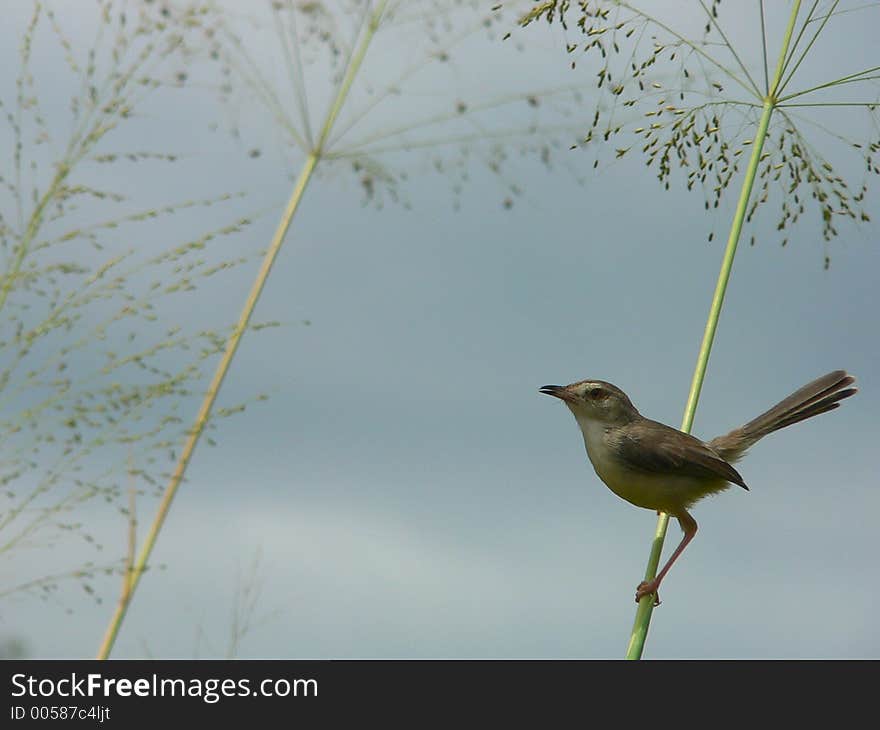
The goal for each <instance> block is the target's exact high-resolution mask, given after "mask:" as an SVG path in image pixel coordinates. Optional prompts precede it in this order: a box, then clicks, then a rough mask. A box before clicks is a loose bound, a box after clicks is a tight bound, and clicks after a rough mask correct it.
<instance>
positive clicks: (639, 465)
mask: <svg viewBox="0 0 880 730" xmlns="http://www.w3.org/2000/svg"><path fill="white" fill-rule="evenodd" d="M853 383H855V378H854V377H853V376H852V375H850V374H849V373H847V372H846V371H845V370H835V371H833V372H830V373H828V374H827V375H823V376H821V377H819V378H816V379H815V380H813V381H811V382H810V383H807V384H806V385H805V386H803V387H802V388H799V389H798V390H796V391H795V392H794V393H792V394H791V395H790V396H788V397H787V398H784V399H783V400H781V401H780V402H779V403H777V404H776V405H775V406H773V407H772V408H770V409H768V410H767V411H765V412H764V413H762V414H761V415H760V416H758V417H757V418H754V419H752V420H751V421H749V422H748V423H746V424H745V425H744V426H740V427H739V428H735V429H733V430H732V431H730V432H729V433H727V434H725V435H723V436H718V437H717V438H714V439H712V440H711V441H701V440H700V439H698V438H697V437H696V436H693V435H691V434H689V433H685V432H683V431H680V430H678V429H676V428H672V427H671V426H667V425H665V424H663V423H659V422H658V421H652V420H651V419H649V418H645V417H644V416H642V414H641V413H639V411H638V410H637V409H636V407H635V406H634V405H633V403H632V401H631V400H630V398H629V396H627V394H626V393H624V392H623V391H622V390H621V389H620V388H618V387H617V386H615V385H612V384H611V383H608V382H606V381H604V380H581V381H578V382H576V383H571V384H570V385H545V386H542V387H541V388H539V392H540V393H543V394H545V395H550V396H553V397H554V398H559V399H560V400H561V401H563V402H564V403H565V404H566V405H567V406H568V408H569V410H570V411H571V412H572V414H573V415H574V417H575V420H576V421H577V423H578V426H580V429H581V433H582V434H583V437H584V444H585V446H586V448H587V456H588V457H589V459H590V462H591V463H592V465H593V468H594V469H595V471H596V474H597V475H598V476H599V478H600V479H601V480H602V481H603V482H604V483H605V484H606V486H608V488H609V489H611V491H612V492H614V493H615V494H616V495H617V496H618V497H621V498H622V499H625V500H626V501H627V502H630V503H631V504H634V505H636V506H637V507H643V508H646V509H651V510H656V511H657V512H658V513H661V512H665V513H666V514H668V515H670V516H671V517H675V518H676V519H677V520H678V523H679V525H680V526H681V529H682V532H683V533H684V536H683V538H682V540H681V542H680V543H679V545H678V547H676V549H675V551H674V552H673V553H672V555H671V556H670V558H669V560H667V562H666V564H665V565H664V566H663V569H662V570H661V571H660V572H659V573H658V574H657V576H656V577H655V578H653V579H652V580H645V581H642V582H641V583H639V585H638V586H637V588H636V602H639V601H640V600H641V599H642V598H643V597H644V596H647V595H653V596H654V605H655V606H659V605H660V591H659V589H660V584H661V583H662V582H663V579H664V578H665V577H666V575H667V573H668V572H669V569H670V568H671V567H672V565H673V563H674V562H675V561H676V559H677V558H678V557H679V556H680V555H681V554H682V552H683V551H684V549H685V548H686V547H687V546H688V543H690V542H691V540H693V539H694V536H695V535H696V534H697V522H696V520H695V519H694V518H693V517H692V516H691V514H690V512H689V511H688V510H690V509H691V507H692V506H693V505H694V504H695V503H696V502H698V501H699V500H701V499H703V498H704V497H707V496H709V495H710V494H716V493H718V492H722V491H724V490H726V489H729V488H730V487H731V486H732V485H737V486H739V487H742V488H743V489H745V490H748V486H747V485H746V482H745V480H744V479H743V477H742V476H741V475H740V473H739V472H738V471H737V470H736V469H735V468H734V467H733V464H734V463H736V462H737V461H738V460H739V459H741V458H742V457H743V456H744V455H745V453H746V451H747V450H748V449H749V448H750V447H751V446H753V445H754V444H755V443H756V442H757V441H759V440H760V439H762V438H764V436H766V435H767V434H770V433H773V432H774V431H778V430H779V429H781V428H785V427H787V426H791V425H792V424H795V423H798V422H799V421H803V420H805V419H807V418H812V417H813V416H818V415H819V414H820V413H826V412H828V411H831V410H834V409H835V408H837V407H838V406H839V405H840V401H842V400H843V399H844V398H849V397H850V396H852V395H854V394H855V393H856V392H857V390H858V389H857V388H855V387H852V385H853Z"/></svg>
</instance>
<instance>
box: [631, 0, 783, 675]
mask: <svg viewBox="0 0 880 730" xmlns="http://www.w3.org/2000/svg"><path fill="white" fill-rule="evenodd" d="M799 10H800V0H795V3H794V5H793V6H792V9H791V15H790V16H789V21H788V27H787V28H786V30H785V35H784V36H783V38H782V49H781V50H780V52H779V61H778V63H777V64H776V73H775V74H774V75H773V79H772V81H771V82H770V88H769V90H768V91H767V95H766V96H765V98H764V107H763V109H762V111H761V118H760V120H759V121H758V129H757V131H756V132H755V137H754V142H753V143H752V156H751V158H750V159H749V166H748V167H747V168H746V173H745V177H744V178H743V182H742V187H741V188H740V193H739V202H738V203H737V206H736V212H735V213H734V216H733V223H732V224H731V226H730V235H729V236H728V237H727V246H726V248H725V249H724V258H723V259H722V261H721V271H719V272H718V281H717V283H716V284H715V293H714V295H713V296H712V305H711V306H710V308H709V317H708V319H707V321H706V329H705V330H704V332H703V341H702V343H701V344H700V352H699V354H698V355H697V365H696V368H695V369H694V377H693V379H692V380H691V389H690V392H689V393H688V399H687V405H686V406H685V409H684V416H683V417H682V421H681V430H682V431H684V432H685V433H690V431H691V428H692V427H693V424H694V415H695V414H696V412H697V404H698V403H699V401H700V391H701V390H702V388H703V379H704V378H705V376H706V367H707V366H708V364H709V354H710V353H711V352H712V343H713V342H714V341H715V332H716V330H717V329H718V319H719V318H720V316H721V307H722V306H723V305H724V294H725V293H726V291H727V282H728V281H729V280H730V272H731V269H732V268H733V259H734V256H736V247H737V244H738V243H739V237H740V233H741V232H742V226H743V221H744V220H745V217H746V214H747V212H748V208H749V199H750V198H751V195H752V188H753V187H754V184H755V176H756V175H757V172H758V163H759V162H760V160H761V153H762V152H763V150H764V140H765V139H766V138H767V129H768V128H769V126H770V117H771V116H772V115H773V110H774V108H775V106H776V103H777V92H778V90H779V87H780V84H781V83H782V74H783V70H784V68H785V59H786V56H787V54H788V47H789V44H790V43H791V36H792V33H793V32H794V27H795V21H796V20H797V16H798V11H799ZM668 525H669V515H667V514H665V513H661V514H660V516H659V517H658V518H657V530H656V532H655V533H654V540H653V542H652V543H651V552H650V555H649V556H648V567H647V568H646V570H645V580H653V578H654V577H655V576H656V575H657V567H658V565H659V564H660V554H661V552H662V551H663V541H664V539H665V538H666V528H667V526H668ZM653 611H654V596H653V595H647V596H642V599H641V600H640V601H639V607H638V609H637V610H636V618H635V621H634V622H633V629H632V634H631V635H630V638H629V645H628V646H627V649H626V658H627V659H641V657H642V652H643V651H644V648H645V640H646V639H647V638H648V627H649V626H650V624H651V614H652V613H653Z"/></svg>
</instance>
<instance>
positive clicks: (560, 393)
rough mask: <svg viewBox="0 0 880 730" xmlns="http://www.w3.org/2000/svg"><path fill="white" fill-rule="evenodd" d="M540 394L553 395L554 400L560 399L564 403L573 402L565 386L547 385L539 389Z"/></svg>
mask: <svg viewBox="0 0 880 730" xmlns="http://www.w3.org/2000/svg"><path fill="white" fill-rule="evenodd" d="M538 392H539V393H543V394H544V395H552V396H553V397H554V398H559V399H561V400H564V401H570V400H571V394H570V393H569V392H568V389H567V388H566V387H565V386H564V385H545V386H543V387H541V388H538Z"/></svg>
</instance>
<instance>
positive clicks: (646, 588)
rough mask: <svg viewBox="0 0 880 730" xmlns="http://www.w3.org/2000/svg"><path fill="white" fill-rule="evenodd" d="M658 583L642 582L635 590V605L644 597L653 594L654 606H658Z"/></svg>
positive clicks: (652, 581)
mask: <svg viewBox="0 0 880 730" xmlns="http://www.w3.org/2000/svg"><path fill="white" fill-rule="evenodd" d="M659 589H660V581H658V580H656V579H655V580H643V581H642V582H641V583H639V585H638V587H637V588H636V603H638V602H639V601H641V600H642V598H644V597H645V596H647V595H649V594H651V593H653V594H654V606H655V607H656V606H659V605H660V592H659Z"/></svg>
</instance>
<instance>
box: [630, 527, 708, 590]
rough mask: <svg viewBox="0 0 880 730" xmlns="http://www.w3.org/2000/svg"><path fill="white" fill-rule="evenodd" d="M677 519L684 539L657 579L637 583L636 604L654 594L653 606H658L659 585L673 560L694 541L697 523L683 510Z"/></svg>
mask: <svg viewBox="0 0 880 730" xmlns="http://www.w3.org/2000/svg"><path fill="white" fill-rule="evenodd" d="M675 516H676V517H677V518H678V524H679V525H681V529H682V531H683V532H684V537H683V538H682V539H681V542H680V543H679V544H678V547H677V548H675V552H674V553H672V555H671V556H670V558H669V560H667V561H666V565H664V566H663V570H661V571H660V572H659V573H658V574H657V577H656V578H654V580H643V581H642V582H641V583H639V585H638V588H636V603H638V602H639V601H640V600H642V598H643V597H644V596H647V595H649V594H651V593H653V594H654V605H655V606H659V605H660V594H659V593H658V591H659V590H660V583H661V582H662V581H663V578H664V577H665V576H666V574H667V573H668V572H669V569H670V568H671V567H672V564H673V563H674V562H675V559H676V558H677V557H678V556H679V555H681V554H682V553H683V552H684V549H685V548H686V547H687V544H688V543H689V542H690V541H691V540H693V539H694V535H696V534H697V521H696V520H695V519H694V518H693V517H691V516H690V515H689V514H688V513H687V512H685V511H684V510H682V511H681V514H678V515H675Z"/></svg>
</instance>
